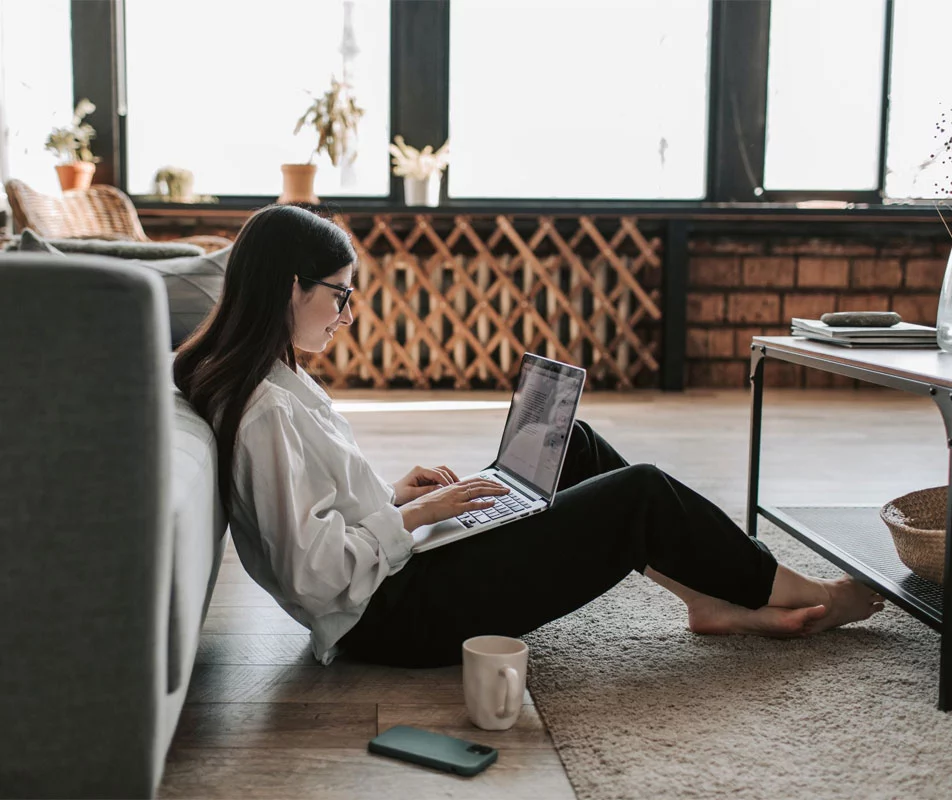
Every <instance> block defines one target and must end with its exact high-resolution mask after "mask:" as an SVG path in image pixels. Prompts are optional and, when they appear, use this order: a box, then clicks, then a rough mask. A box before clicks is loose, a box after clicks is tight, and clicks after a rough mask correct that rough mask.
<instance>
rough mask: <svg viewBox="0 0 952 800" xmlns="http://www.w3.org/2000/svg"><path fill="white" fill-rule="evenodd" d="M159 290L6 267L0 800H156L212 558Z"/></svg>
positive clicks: (217, 552) (38, 263)
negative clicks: (1, 799) (94, 799)
mask: <svg viewBox="0 0 952 800" xmlns="http://www.w3.org/2000/svg"><path fill="white" fill-rule="evenodd" d="M168 343H169V319H168V306H167V300H166V294H165V287H164V284H163V281H162V279H161V278H160V277H158V275H156V274H154V273H153V272H151V271H149V270H146V269H143V268H141V267H134V266H129V265H126V264H124V263H123V262H121V261H119V260H114V259H107V258H101V257H99V258H97V257H91V256H82V257H80V256H76V257H69V258H63V257H61V256H49V255H30V254H3V255H0V355H2V358H0V796H2V797H151V796H154V794H155V791H156V788H157V786H158V784H159V781H160V780H161V777H162V770H163V765H164V763H165V757H166V753H167V751H168V747H169V743H170V741H171V739H172V735H173V733H174V731H175V727H176V724H177V722H178V719H179V715H180V713H181V709H182V704H183V702H184V700H185V693H186V690H187V687H188V682H189V678H190V676H191V673H192V667H193V664H194V661H195V654H196V650H197V647H198V639H199V634H200V629H201V625H202V623H203V621H204V618H205V613H206V611H207V609H208V602H209V600H210V597H211V592H212V589H213V588H214V584H215V580H216V577H217V574H218V567H219V565H220V563H221V557H222V552H223V549H224V545H225V540H226V539H225V537H226V526H225V519H224V515H223V513H222V509H221V505H220V502H219V500H218V494H217V489H216V487H217V482H216V451H215V443H214V438H213V436H212V433H211V430H210V428H209V427H208V425H207V424H206V423H205V422H204V421H203V420H202V419H201V418H200V417H198V415H197V414H195V412H194V411H193V410H192V409H191V407H190V406H189V405H188V404H187V403H186V402H185V401H184V399H183V398H182V397H181V396H176V393H175V392H174V390H173V389H174V387H173V386H172V383H171V373H170V352H169V345H168Z"/></svg>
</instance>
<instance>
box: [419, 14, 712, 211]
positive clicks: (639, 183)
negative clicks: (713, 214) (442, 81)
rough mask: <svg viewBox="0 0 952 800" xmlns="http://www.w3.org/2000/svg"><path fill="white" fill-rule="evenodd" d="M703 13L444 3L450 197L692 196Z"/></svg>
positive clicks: (700, 162)
mask: <svg viewBox="0 0 952 800" xmlns="http://www.w3.org/2000/svg"><path fill="white" fill-rule="evenodd" d="M710 18H711V11H710V1H709V0H639V2H637V3H632V2H630V1H629V2H625V1H624V0H616V1H615V2H600V3H596V4H590V3H585V4H582V3H578V2H566V0H561V2H559V1H558V0H556V1H555V2H543V1H542V0H452V3H451V5H450V148H451V152H452V163H451V166H450V178H449V180H450V184H449V192H450V194H451V196H453V197H499V198H506V197H532V198H592V199H615V198H683V199H690V198H700V197H703V196H704V191H705V178H706V163H707V159H706V153H707V96H708V82H709V80H708V66H709V63H710V22H711V19H710ZM424 144H426V143H424ZM431 144H433V145H434V146H439V145H440V144H441V142H432V143H431Z"/></svg>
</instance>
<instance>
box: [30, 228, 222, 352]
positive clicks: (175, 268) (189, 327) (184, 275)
mask: <svg viewBox="0 0 952 800" xmlns="http://www.w3.org/2000/svg"><path fill="white" fill-rule="evenodd" d="M231 248H232V245H228V247H223V248H222V249H221V250H216V251H214V252H213V253H204V252H203V251H202V250H201V249H199V255H196V256H186V257H183V258H166V259H162V260H161V261H142V260H139V259H126V261H125V263H127V264H130V265H132V266H136V267H140V268H142V269H151V270H152V271H154V272H157V273H159V275H161V276H162V280H163V281H165V290H166V292H167V294H168V296H169V327H170V328H171V329H172V342H171V344H172V348H173V349H174V348H176V347H178V346H179V345H180V344H181V343H182V342H183V341H185V339H186V337H187V336H188V335H189V334H190V333H191V332H192V331H193V330H195V328H197V327H198V325H199V324H200V323H201V321H202V320H203V319H205V317H206V316H207V315H208V312H209V311H211V310H212V308H213V307H214V306H215V303H217V302H218V296H219V295H220V294H221V289H222V286H223V284H224V282H225V267H226V266H227V265H228V256H229V255H231ZM20 250H22V251H24V252H41V253H50V254H54V253H55V254H57V255H62V256H66V253H63V252H61V251H60V250H58V249H57V248H55V247H53V245H52V244H50V242H49V241H47V240H45V239H42V238H40V237H39V236H37V235H36V234H35V233H33V231H31V230H30V229H29V228H27V229H25V230H24V231H23V233H22V235H21V237H20Z"/></svg>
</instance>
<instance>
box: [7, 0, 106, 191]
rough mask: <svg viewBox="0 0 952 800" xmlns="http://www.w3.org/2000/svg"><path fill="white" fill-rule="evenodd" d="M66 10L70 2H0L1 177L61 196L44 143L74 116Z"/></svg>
mask: <svg viewBox="0 0 952 800" xmlns="http://www.w3.org/2000/svg"><path fill="white" fill-rule="evenodd" d="M69 8H70V3H69V0H2V1H0V62H2V72H0V74H2V76H3V79H2V85H0V92H2V98H0V113H2V120H0V124H2V128H3V143H4V145H5V146H4V147H0V172H2V179H3V180H4V181H6V180H8V179H10V178H17V179H19V180H21V181H24V182H25V183H27V184H28V185H29V186H31V187H33V188H34V189H36V190H37V191H38V192H43V193H45V194H59V191H60V185H59V179H58V178H57V177H56V170H55V169H54V166H55V165H56V156H55V155H54V154H53V153H51V152H49V151H48V150H46V149H45V144H46V138H47V137H48V136H49V134H50V131H51V130H53V128H54V127H62V126H64V125H68V124H69V121H70V120H71V119H72V116H73V106H74V103H73V61H72V51H73V48H72V45H71V41H70V35H71V34H70V11H69ZM90 99H92V100H93V102H95V99H94V98H90Z"/></svg>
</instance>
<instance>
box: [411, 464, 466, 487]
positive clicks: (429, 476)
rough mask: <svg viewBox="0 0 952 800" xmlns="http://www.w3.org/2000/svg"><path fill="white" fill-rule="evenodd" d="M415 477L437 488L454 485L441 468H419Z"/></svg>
mask: <svg viewBox="0 0 952 800" xmlns="http://www.w3.org/2000/svg"><path fill="white" fill-rule="evenodd" d="M417 476H418V478H423V479H424V480H427V481H431V482H432V483H435V484H436V485H438V486H449V485H450V484H451V483H456V481H454V480H453V479H452V478H451V477H450V476H449V474H447V473H446V472H444V471H443V469H442V468H441V467H434V468H433V469H426V468H424V467H420V468H419V471H418V473H417Z"/></svg>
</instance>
